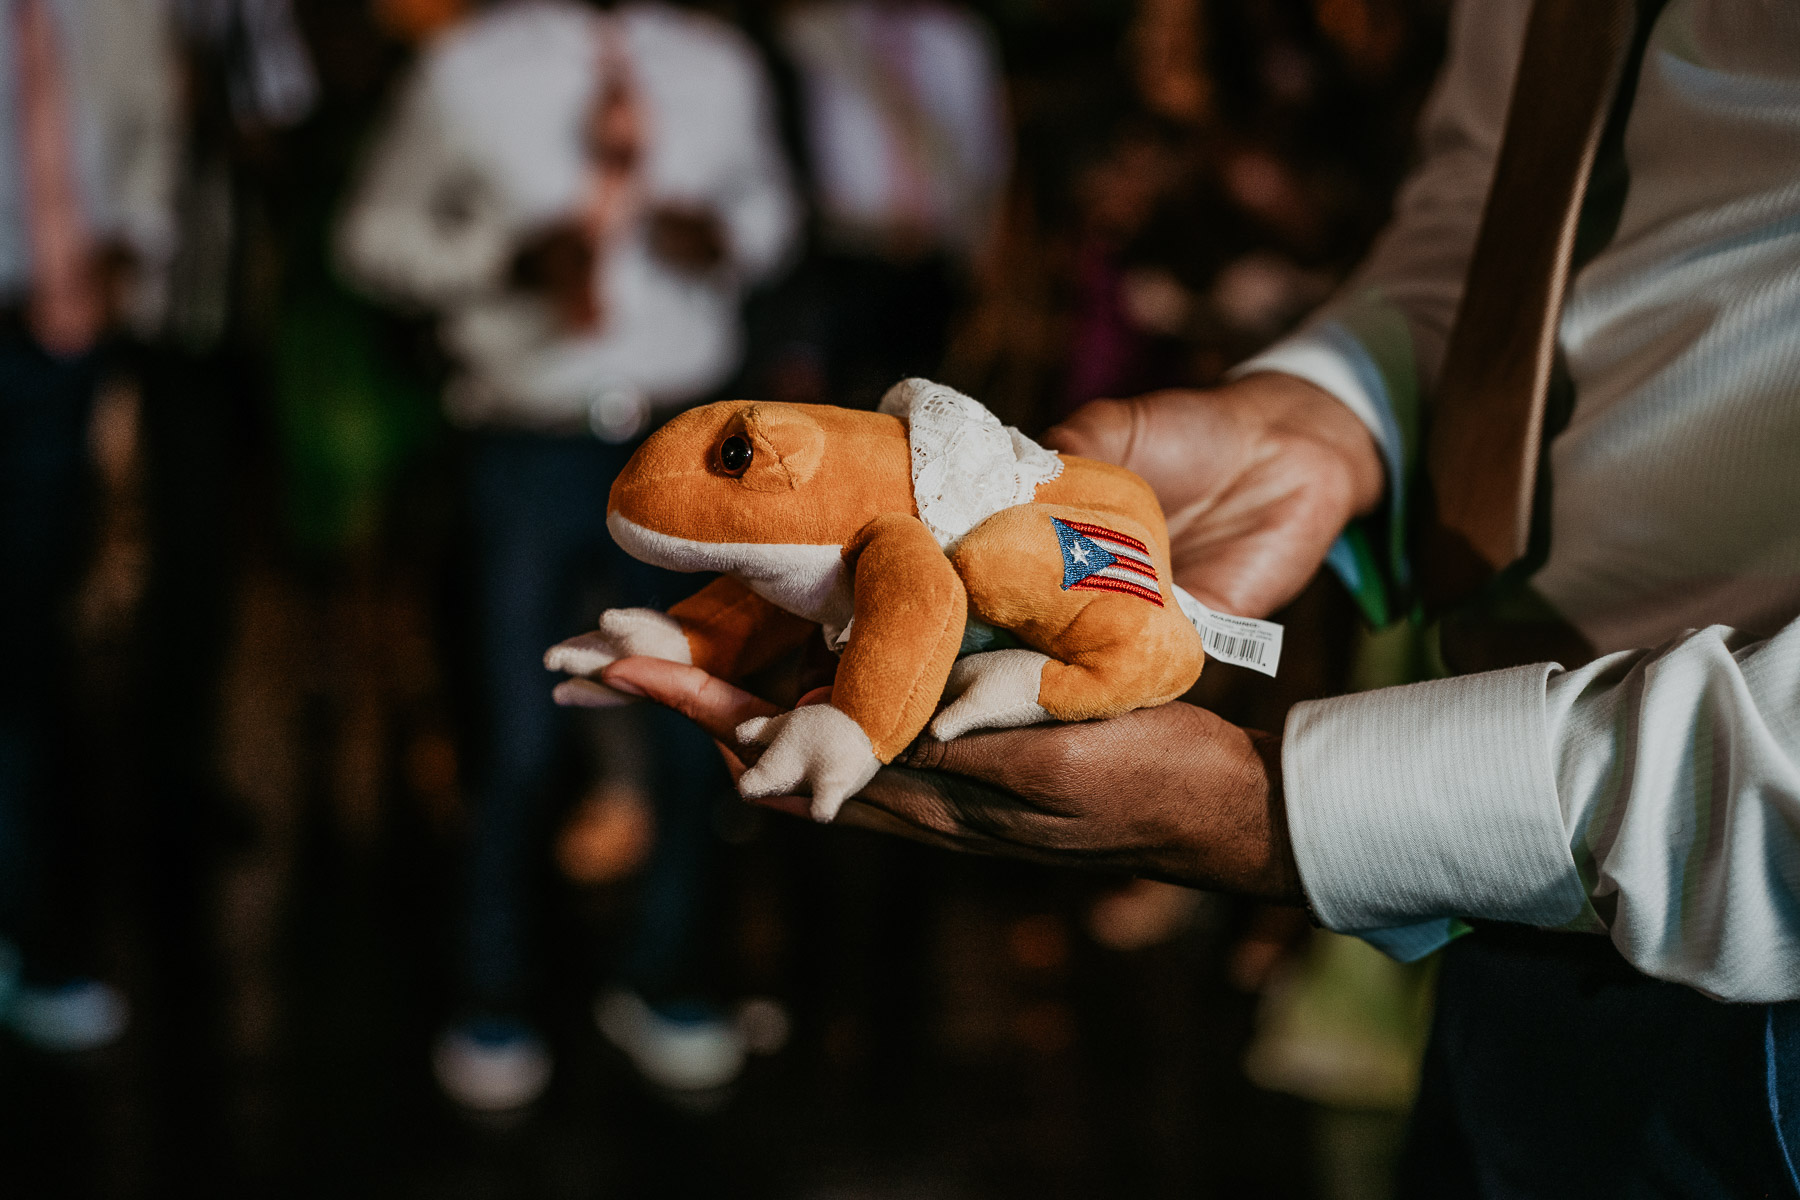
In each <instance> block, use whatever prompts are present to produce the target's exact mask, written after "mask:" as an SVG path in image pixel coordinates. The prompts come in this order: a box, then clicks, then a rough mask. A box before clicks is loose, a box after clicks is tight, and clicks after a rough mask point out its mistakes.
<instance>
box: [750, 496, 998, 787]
mask: <svg viewBox="0 0 1800 1200" xmlns="http://www.w3.org/2000/svg"><path fill="white" fill-rule="evenodd" d="M844 555H845V557H846V558H849V559H852V560H853V567H854V579H855V588H856V605H855V621H854V623H853V624H852V626H851V628H850V643H849V645H848V646H847V647H846V648H845V650H844V657H843V659H842V660H841V661H840V662H839V663H838V670H837V678H836V681H835V682H834V684H833V686H832V695H831V704H830V705H829V706H826V705H813V706H809V707H807V708H801V709H796V710H795V711H793V712H791V713H786V714H784V715H782V716H779V717H774V718H759V719H758V720H755V721H747V722H745V724H744V725H743V726H742V727H740V728H739V730H738V737H739V740H740V741H742V742H743V743H744V744H745V745H764V746H767V747H768V749H767V750H766V751H765V752H764V754H763V756H762V758H761V759H759V760H758V761H757V763H756V765H755V766H753V767H751V768H750V770H748V771H746V772H745V773H744V775H743V778H742V779H740V780H739V781H738V787H739V789H740V790H741V791H742V792H743V794H744V795H745V796H746V797H747V798H751V799H755V798H757V797H761V796H777V795H784V794H788V793H792V792H795V791H799V790H802V789H804V790H806V791H810V792H811V794H812V815H813V818H814V819H815V820H819V821H829V820H831V819H832V818H833V817H835V816H836V815H837V811H838V809H839V808H840V807H842V805H843V803H844V801H845V800H848V799H849V798H850V797H851V796H853V795H855V794H856V793H857V792H858V791H860V790H861V789H862V787H863V785H864V784H866V783H868V782H869V780H870V779H872V778H873V777H874V775H875V772H876V770H877V769H878V768H879V767H880V766H881V765H882V764H883V763H887V762H891V761H893V758H894V756H895V755H896V754H898V753H900V751H902V750H904V749H905V748H906V745H907V743H909V742H911V741H912V740H913V738H915V737H917V736H918V734H919V731H920V730H921V729H923V728H924V727H925V722H926V721H927V720H928V719H929V718H930V717H931V713H932V710H933V709H934V708H935V707H936V706H937V702H938V697H939V696H940V695H942V693H943V690H944V681H945V680H946V679H947V678H949V675H950V666H951V664H952V663H953V662H955V661H956V650H957V647H958V645H960V644H961V642H962V631H963V620H964V617H965V615H966V612H967V607H968V601H967V598H966V597H965V595H964V593H963V586H962V581H961V580H960V579H958V578H957V576H956V570H955V568H953V567H952V566H951V565H950V561H949V559H947V558H945V557H944V552H943V551H942V550H940V549H939V548H938V544H937V542H936V541H934V540H933V539H932V537H931V534H930V532H929V531H928V530H927V529H926V528H925V526H924V525H923V524H921V523H920V522H919V520H918V518H916V517H910V516H901V515H898V514H889V515H887V516H882V517H877V518H876V519H875V520H873V521H871V522H869V524H868V525H866V526H864V527H863V529H862V530H861V531H860V532H859V533H858V534H857V535H856V537H855V538H853V539H851V542H850V544H849V545H847V546H846V547H845V548H844Z"/></svg>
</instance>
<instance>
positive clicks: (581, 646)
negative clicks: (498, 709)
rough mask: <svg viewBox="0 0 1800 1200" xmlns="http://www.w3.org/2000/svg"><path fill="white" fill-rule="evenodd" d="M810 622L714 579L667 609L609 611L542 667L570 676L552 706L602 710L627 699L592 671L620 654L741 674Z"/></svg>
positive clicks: (801, 634) (784, 646)
mask: <svg viewBox="0 0 1800 1200" xmlns="http://www.w3.org/2000/svg"><path fill="white" fill-rule="evenodd" d="M815 628H816V626H814V625H813V623H812V622H810V621H807V620H804V619H802V618H800V617H796V616H794V615H793V614H792V613H789V612H784V611H783V610H781V609H779V608H776V607H775V606H774V605H773V604H771V603H769V602H768V601H767V600H764V599H763V598H762V597H761V596H758V595H757V594H756V593H755V592H752V591H751V590H750V589H749V588H747V587H745V586H744V585H743V584H741V583H739V582H738V581H737V580H735V579H731V578H729V577H727V578H721V579H715V580H713V581H712V582H711V583H709V584H707V585H706V586H705V587H703V588H701V589H700V590H699V591H698V592H695V593H694V594H693V595H692V596H689V597H688V598H687V599H686V600H683V601H682V602H681V603H679V604H677V605H676V606H675V607H673V608H671V609H670V610H669V611H668V612H667V613H659V612H657V611H656V610H655V609H651V608H610V609H607V610H606V611H605V612H603V613H601V614H600V628H599V629H597V630H595V631H594V632H592V633H584V634H582V635H580V636H579V637H572V638H570V639H569V640H568V641H566V642H562V643H560V644H558V645H555V646H552V647H551V648H550V649H549V650H548V651H547V652H546V653H545V654H544V666H546V667H548V668H549V669H550V670H552V671H563V672H566V673H567V674H569V675H572V676H574V677H575V678H573V679H565V680H563V682H562V683H560V684H558V685H557V687H556V692H555V697H556V702H557V703H558V704H567V705H575V706H578V707H583V708H606V707H610V706H612V705H617V704H625V703H629V702H630V700H631V697H629V696H625V695H622V694H620V693H618V692H615V691H613V690H612V689H611V688H609V687H607V686H606V685H605V684H603V683H600V682H599V681H598V680H597V679H596V678H593V677H594V676H598V675H599V674H600V672H602V671H604V670H605V669H606V668H607V667H609V666H611V665H612V664H613V663H615V662H617V661H618V660H619V659H621V658H630V657H633V656H634V655H648V656H649V657H651V658H666V659H669V660H670V661H672V662H679V663H688V664H690V665H692V666H696V667H699V668H700V669H701V670H703V671H706V672H708V673H710V674H713V675H717V676H719V677H721V678H723V679H739V678H742V677H743V676H745V675H748V674H750V673H751V672H752V671H755V670H758V669H760V668H762V667H764V666H767V665H768V664H769V663H771V662H773V661H775V660H776V659H777V658H779V657H781V655H783V654H785V653H787V652H788V651H789V650H792V649H793V648H794V647H795V646H797V645H799V644H800V642H801V640H802V639H803V638H805V637H806V635H807V634H808V633H810V632H811V631H812V630H813V629H815Z"/></svg>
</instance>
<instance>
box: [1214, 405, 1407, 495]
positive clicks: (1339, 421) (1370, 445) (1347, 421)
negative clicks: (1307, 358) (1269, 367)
mask: <svg viewBox="0 0 1800 1200" xmlns="http://www.w3.org/2000/svg"><path fill="white" fill-rule="evenodd" d="M1217 394H1218V395H1220V396H1222V397H1224V398H1225V399H1226V400H1227V402H1228V403H1230V404H1232V405H1234V406H1235V407H1236V408H1238V410H1239V411H1240V413H1241V414H1242V418H1243V419H1245V420H1247V421H1250V422H1253V423H1254V424H1255V425H1256V426H1258V427H1259V429H1260V431H1261V433H1262V435H1263V437H1264V438H1266V439H1267V441H1268V442H1269V444H1270V445H1271V447H1272V448H1274V449H1275V450H1276V451H1277V452H1279V451H1280V450H1281V449H1283V448H1285V447H1287V446H1290V445H1292V443H1294V442H1295V441H1304V442H1307V443H1309V444H1310V445H1311V446H1313V447H1315V448H1316V449H1317V450H1321V451H1323V452H1324V455H1325V457H1326V458H1327V459H1328V460H1329V461H1331V462H1333V463H1334V464H1336V466H1337V467H1338V473H1339V478H1338V479H1337V480H1336V481H1335V482H1336V484H1337V486H1338V489H1339V491H1340V493H1341V501H1342V504H1343V506H1344V508H1345V510H1346V511H1345V520H1346V522H1348V520H1349V519H1350V518H1353V517H1360V516H1366V515H1367V514H1369V513H1371V512H1373V511H1374V510H1375V508H1376V507H1377V506H1378V505H1379V504H1380V503H1381V500H1382V497H1383V495H1385V493H1386V490H1387V472H1386V469H1385V468H1384V467H1383V465H1382V460H1381V450H1380V447H1378V446H1377V445H1376V444H1375V438H1374V436H1373V435H1372V434H1370V432H1369V430H1368V427H1367V426H1366V425H1364V424H1363V423H1362V421H1361V420H1360V419H1359V418H1358V417H1357V416H1356V414H1355V413H1354V412H1352V411H1351V410H1350V408H1349V406H1348V405H1346V404H1345V403H1344V402H1343V401H1341V400H1339V399H1338V398H1337V397H1336V396H1334V395H1332V394H1331V393H1330V392H1328V391H1326V390H1325V389H1324V388H1322V387H1320V386H1318V385H1317V384H1315V383H1313V382H1311V381H1310V380H1306V379H1302V378H1300V377H1299V376H1298V375H1289V374H1287V373H1286V372H1283V371H1253V372H1251V373H1250V374H1248V375H1244V376H1240V377H1239V378H1237V379H1234V380H1232V381H1230V382H1229V383H1226V384H1223V385H1221V386H1220V387H1219V388H1218V389H1217Z"/></svg>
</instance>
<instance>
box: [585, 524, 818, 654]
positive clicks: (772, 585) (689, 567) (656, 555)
mask: <svg viewBox="0 0 1800 1200" xmlns="http://www.w3.org/2000/svg"><path fill="white" fill-rule="evenodd" d="M606 528H607V530H608V532H610V533H611V534H612V536H613V540H614V541H615V542H617V543H619V546H620V548H622V549H623V550H624V551H625V552H626V553H627V554H629V555H631V556H632V557H633V558H636V559H641V560H643V561H644V562H647V563H650V564H651V565H653V566H658V567H666V568H668V569H669V570H671V571H717V572H718V573H719V574H721V575H730V576H732V577H733V578H735V579H737V580H739V581H741V582H742V583H743V584H744V586H745V587H747V588H749V589H750V590H751V591H753V592H755V593H756V594H757V595H759V596H761V597H762V598H763V599H764V600H767V601H768V602H769V603H771V604H774V605H776V606H778V607H780V608H784V609H786V610H787V611H788V612H791V613H793V614H794V615H795V616H798V617H805V618H806V619H807V620H808V621H816V622H818V623H819V624H820V625H821V626H823V627H824V629H825V638H826V640H827V642H830V641H834V640H836V638H837V636H838V635H839V634H840V633H842V632H843V631H844V629H845V628H847V627H848V626H849V624H850V615H851V613H852V612H853V611H854V600H853V598H852V595H851V581H850V575H849V573H848V572H847V571H845V570H844V548H843V547H842V546H814V545H808V544H805V543H793V544H774V545H770V544H765V543H761V542H700V541H695V540H693V539H692V538H681V537H673V536H671V535H669V534H666V533H658V532H656V531H655V530H654V529H646V528H644V527H643V526H642V525H639V524H637V523H636V522H635V521H631V520H628V519H627V518H626V517H624V516H623V515H621V514H619V513H613V514H612V515H611V516H609V517H607V518H606Z"/></svg>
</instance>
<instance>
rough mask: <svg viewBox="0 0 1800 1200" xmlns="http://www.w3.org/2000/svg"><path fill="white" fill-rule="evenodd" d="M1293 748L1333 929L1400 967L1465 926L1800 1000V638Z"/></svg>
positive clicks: (1334, 705)
mask: <svg viewBox="0 0 1800 1200" xmlns="http://www.w3.org/2000/svg"><path fill="white" fill-rule="evenodd" d="M1286 733H1287V736H1286V741H1285V743H1284V746H1283V751H1282V758H1283V771H1284V775H1285V787H1286V795H1287V811H1288V819H1289V824H1290V827H1291V833H1292V837H1293V843H1294V853H1295V857H1296V859H1297V860H1298V862H1299V865H1300V873H1301V877H1302V880H1303V882H1304V884H1305V887H1306V892H1307V895H1308V897H1309V898H1310V900H1311V902H1312V905H1313V908H1314V911H1315V912H1316V913H1317V914H1318V916H1319V919H1320V920H1321V921H1322V922H1323V923H1324V924H1326V925H1327V926H1329V927H1331V928H1333V929H1337V930H1340V931H1344V932H1350V933H1357V934H1360V935H1362V936H1364V937H1366V938H1368V939H1369V940H1370V941H1373V942H1375V943H1376V944H1378V945H1381V946H1383V947H1384V948H1385V949H1388V950H1390V952H1393V953H1395V954H1397V955H1398V956H1400V957H1406V958H1411V957H1417V956H1418V955H1420V954H1423V953H1426V952H1428V951H1429V950H1431V949H1433V948H1435V947H1436V946H1438V945H1441V944H1442V943H1443V942H1445V941H1447V940H1448V939H1449V938H1450V937H1451V936H1453V935H1454V932H1455V927H1456V923H1457V921H1458V920H1459V919H1461V918H1486V919H1492V920H1500V921H1513V922H1520V923H1523V924H1528V925H1537V926H1543V927H1561V928H1566V929H1571V930H1589V931H1595V932H1601V931H1603V932H1605V933H1606V934H1607V935H1609V936H1610V937H1611V938H1612V940H1613V942H1614V944H1615V945H1617V947H1618V948H1619V950H1620V951H1621V952H1622V953H1623V954H1624V956H1625V957H1626V958H1627V959H1628V960H1629V961H1630V962H1631V963H1632V964H1633V965H1634V966H1636V967H1637V968H1638V969H1639V970H1641V971H1644V972H1645V973H1646V974H1649V975H1653V976H1656V977H1658V978H1661V979H1669V980H1674V981H1676V982H1679V983H1683V984H1687V985H1689V986H1691V987H1695V988H1698V989H1700V990H1702V991H1705V992H1707V993H1709V994H1711V995H1714V996H1717V997H1720V998H1722V999H1726V1000H1738V1001H1780V1000H1791V999H1794V998H1796V997H1800V622H1796V623H1794V624H1791V625H1789V626H1787V627H1786V628H1785V629H1783V630H1782V631H1781V632H1780V633H1778V634H1777V635H1776V636H1774V637H1773V638H1770V639H1768V640H1766V641H1753V640H1751V639H1749V638H1746V637H1745V636H1743V635H1741V634H1737V633H1734V632H1733V631H1731V630H1729V629H1726V628H1724V627H1722V626H1715V627H1713V628H1710V629H1705V630H1700V631H1690V632H1689V633H1686V634H1684V635H1682V636H1681V637H1678V638H1676V639H1674V640H1673V641H1671V642H1669V643H1667V644H1665V645H1663V646H1660V647H1658V648H1656V649H1654V650H1648V651H1628V652H1624V653H1619V654H1612V655H1608V656H1606V657H1604V658H1601V659H1598V660H1596V661H1595V662H1593V663H1591V664H1589V665H1588V666H1585V667H1582V668H1581V669H1579V670H1575V671H1564V670H1562V669H1560V668H1558V667H1556V666H1554V665H1550V664H1543V665H1537V666H1528V667H1518V668H1515V669H1512V670H1506V671H1496V672H1490V673H1487V674H1481V675H1470V676H1465V677H1463V678H1460V679H1446V680H1440V681H1436V682H1431V683H1420V684H1413V685H1410V686H1407V687H1399V688H1388V689H1384V690H1381V691H1375V692H1368V693H1364V694H1362V695H1357V696H1345V697H1340V698H1337V699H1331V700H1321V701H1315V702H1312V703H1307V704H1302V705H1299V706H1297V707H1296V708H1295V709H1294V710H1293V712H1292V714H1291V715H1290V716H1289V718H1288V723H1287V731H1286Z"/></svg>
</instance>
